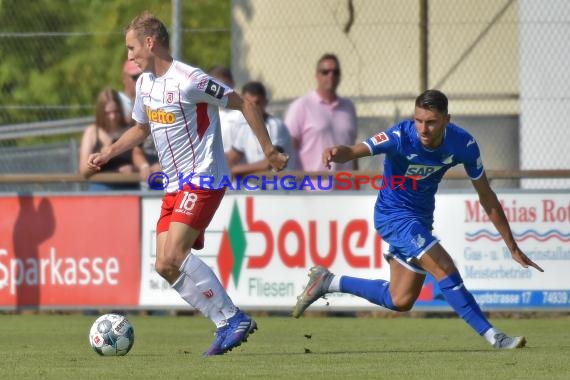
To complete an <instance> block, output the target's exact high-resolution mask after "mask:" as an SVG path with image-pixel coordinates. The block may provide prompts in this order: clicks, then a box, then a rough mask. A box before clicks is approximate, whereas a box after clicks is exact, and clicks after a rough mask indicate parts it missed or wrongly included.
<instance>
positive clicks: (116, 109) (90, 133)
mask: <svg viewBox="0 0 570 380" xmlns="http://www.w3.org/2000/svg"><path fill="white" fill-rule="evenodd" d="M129 127H130V125H129V124H128V123H127V121H126V120H125V116H124V113H123V108H122V106H121V100H120V97H119V93H118V92H117V91H115V90H113V89H111V88H105V89H103V90H102V91H101V92H99V95H98V96H97V104H96V105H95V123H94V124H91V125H90V126H88V127H87V128H86V129H85V131H84V132H83V136H82V138H81V147H80V149H79V168H80V169H79V170H80V172H81V174H82V175H83V176H84V177H86V178H87V177H89V176H91V175H92V174H93V173H94V171H93V170H92V169H90V168H89V166H88V165H87V162H88V159H89V155H90V154H92V153H97V152H100V151H101V150H102V149H103V148H105V147H108V146H110V145H111V144H112V143H114V142H115V141H117V140H118V139H119V137H121V135H122V134H123V133H124V132H126V131H127V130H128V129H129ZM131 157H132V151H131V150H128V151H126V152H124V153H122V154H120V155H118V156H117V157H114V158H113V159H112V160H110V161H109V162H107V163H106V164H105V165H104V166H103V167H102V168H101V172H107V173H108V172H111V173H124V174H130V173H133V171H134V170H133V162H132V158H131ZM88 189H89V191H107V190H138V189H139V184H138V183H132V182H120V183H99V182H90V183H89V186H88Z"/></svg>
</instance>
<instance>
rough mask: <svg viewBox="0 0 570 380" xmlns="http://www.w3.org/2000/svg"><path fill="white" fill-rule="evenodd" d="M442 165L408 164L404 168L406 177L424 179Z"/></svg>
mask: <svg viewBox="0 0 570 380" xmlns="http://www.w3.org/2000/svg"><path fill="white" fill-rule="evenodd" d="M441 168H443V166H429V165H416V164H414V165H409V166H408V170H406V177H410V176H416V177H419V179H424V178H427V177H429V176H430V175H432V174H433V173H435V172H437V171H438V170H439V169H441Z"/></svg>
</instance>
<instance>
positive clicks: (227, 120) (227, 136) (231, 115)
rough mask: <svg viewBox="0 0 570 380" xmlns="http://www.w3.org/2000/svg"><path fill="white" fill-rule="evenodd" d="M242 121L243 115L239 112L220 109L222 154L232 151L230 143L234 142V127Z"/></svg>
mask: <svg viewBox="0 0 570 380" xmlns="http://www.w3.org/2000/svg"><path fill="white" fill-rule="evenodd" d="M242 119H243V114H242V113H241V112H240V111H238V110H232V109H227V108H220V127H221V128H222V141H223V144H224V152H226V153H227V152H229V151H230V150H231V149H232V143H233V142H234V140H235V133H236V132H235V131H236V125H238V124H239V123H241V120H242ZM244 120H245V119H244Z"/></svg>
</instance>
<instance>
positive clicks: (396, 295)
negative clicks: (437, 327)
mask: <svg viewBox="0 0 570 380" xmlns="http://www.w3.org/2000/svg"><path fill="white" fill-rule="evenodd" d="M447 105H448V101H447V97H446V96H445V94H443V93H442V92H440V91H437V90H427V91H425V92H424V93H422V94H421V95H419V96H418V97H417V98H416V103H415V111H414V120H404V121H402V122H400V123H398V124H396V125H395V126H393V127H392V128H390V129H389V130H387V131H385V132H380V133H378V134H376V135H375V136H373V137H371V138H369V139H367V140H366V141H364V142H362V143H359V144H356V145H353V146H342V145H341V146H335V147H331V148H328V149H325V151H324V152H323V163H324V165H325V166H327V167H329V168H330V163H331V162H341V163H344V162H347V161H350V160H354V159H357V158H361V157H365V156H370V155H376V154H385V159H384V178H386V180H387V183H386V184H384V183H383V184H382V185H383V186H382V190H380V192H379V194H378V198H377V200H376V205H375V207H374V225H375V227H376V230H377V231H378V233H379V234H380V236H382V238H383V239H384V240H385V241H386V242H387V243H388V244H389V245H390V250H389V252H388V253H387V254H386V257H387V259H388V262H389V263H390V281H385V280H369V279H363V278H356V277H349V276H338V275H337V276H335V275H333V274H332V273H331V272H329V271H328V270H327V269H326V268H323V267H320V266H317V267H313V268H311V271H310V273H309V282H308V284H307V286H306V288H305V290H304V291H303V292H302V293H301V295H300V296H299V298H298V301H297V304H296V305H295V308H294V310H293V316H294V317H296V318H298V317H299V316H301V314H302V313H303V312H304V311H305V309H307V307H309V305H311V304H312V303H313V302H314V301H315V300H317V299H318V298H320V297H321V296H323V295H324V294H326V293H329V292H343V293H349V294H353V295H356V296H359V297H362V298H364V299H367V300H368V301H370V302H372V303H374V304H376V305H381V306H384V307H386V308H388V309H391V310H394V311H408V310H410V309H411V308H412V306H413V305H414V302H415V301H416V299H417V298H418V296H419V294H420V291H421V289H422V284H423V282H424V279H425V277H426V272H427V273H430V274H431V275H432V276H433V277H434V278H435V279H436V280H437V281H438V284H439V287H440V290H441V292H442V294H443V296H444V297H445V299H446V300H447V302H448V303H449V305H450V306H451V307H452V308H453V309H454V310H455V312H456V313H457V314H458V315H459V316H460V317H461V318H463V320H465V322H467V324H468V325H469V326H471V327H472V328H473V330H475V331H476V332H477V333H478V334H479V335H481V336H483V337H484V338H485V339H486V340H487V341H488V342H489V343H490V344H491V345H492V346H493V347H495V348H499V349H511V348H518V347H522V346H524V345H525V342H526V339H525V338H524V337H522V336H516V337H510V336H507V335H506V334H504V333H502V332H501V331H499V330H497V329H496V328H495V327H493V326H492V325H491V323H489V321H488V320H487V318H486V317H485V315H484V314H483V312H482V311H481V309H480V308H479V306H478V305H477V302H476V301H475V298H474V297H473V295H472V294H471V293H470V292H469V291H468V290H467V289H466V288H465V286H464V285H463V280H462V278H461V275H460V274H459V271H458V270H457V267H456V266H455V264H454V263H453V260H452V258H451V257H450V256H449V254H448V253H447V252H446V251H445V249H444V248H443V247H442V246H441V245H440V244H439V240H438V239H437V238H436V237H435V236H433V234H432V225H433V212H434V209H435V193H436V191H437V187H438V184H439V182H440V181H441V179H442V177H443V175H444V173H445V172H446V171H447V170H448V169H449V168H451V167H453V166H455V165H457V164H462V165H463V166H464V167H465V171H466V172H467V174H468V175H469V177H470V178H471V181H472V183H473V187H474V188H475V190H476V191H477V194H478V195H479V200H480V202H481V205H482V206H483V208H484V209H485V212H486V213H487V214H488V215H489V219H490V220H491V221H492V222H493V224H494V225H495V228H496V229H497V230H498V231H499V233H500V234H501V236H502V238H503V240H504V242H505V244H506V245H507V248H508V249H509V251H510V252H511V255H512V258H513V259H514V260H515V261H516V262H518V263H519V264H521V265H522V266H523V267H524V268H528V267H529V266H532V267H534V268H536V269H537V270H539V271H541V272H543V270H542V268H541V267H540V266H538V265H537V264H535V263H534V262H533V261H532V260H531V259H529V258H528V257H527V256H526V255H525V254H524V253H523V252H522V251H521V250H520V248H519V247H518V245H517V243H516V241H515V239H514V237H513V234H512V232H511V229H510V226H509V222H508V221H507V218H506V217H505V213H504V211H503V209H502V207H501V204H500V203H499V201H498V199H497V196H496V194H495V192H494V191H493V190H492V189H491V187H490V186H489V181H488V180H487V177H486V176H485V169H484V168H483V163H482V161H481V157H480V153H479V146H478V145H477V142H476V141H475V139H474V138H473V137H472V136H471V135H470V134H469V133H468V132H467V131H465V130H464V129H462V128H460V127H458V126H457V125H455V124H452V123H450V122H449V121H450V115H449V113H448V109H447ZM403 178H405V181H403V180H402V179H403ZM384 185H385V186H384Z"/></svg>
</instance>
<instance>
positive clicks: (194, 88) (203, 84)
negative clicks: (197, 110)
mask: <svg viewBox="0 0 570 380" xmlns="http://www.w3.org/2000/svg"><path fill="white" fill-rule="evenodd" d="M184 91H185V92H186V94H187V96H188V98H189V100H190V101H192V102H194V103H209V104H214V105H216V106H218V107H224V108H225V107H226V106H227V104H228V96H229V94H231V93H232V92H234V90H233V89H232V88H230V87H228V86H226V85H224V84H223V83H222V82H220V81H219V80H217V79H214V78H212V77H211V76H209V75H208V74H206V73H204V72H203V71H201V70H197V71H196V72H194V73H192V75H191V76H190V80H189V82H188V84H187V87H186V88H185V89H184Z"/></svg>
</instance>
